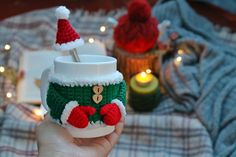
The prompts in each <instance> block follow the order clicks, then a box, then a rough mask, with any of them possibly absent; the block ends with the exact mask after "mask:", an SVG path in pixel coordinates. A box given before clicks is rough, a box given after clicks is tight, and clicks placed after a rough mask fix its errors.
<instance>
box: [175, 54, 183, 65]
mask: <svg viewBox="0 0 236 157" xmlns="http://www.w3.org/2000/svg"><path fill="white" fill-rule="evenodd" d="M181 62H182V57H181V56H178V57H176V58H175V64H176V65H180V64H181Z"/></svg>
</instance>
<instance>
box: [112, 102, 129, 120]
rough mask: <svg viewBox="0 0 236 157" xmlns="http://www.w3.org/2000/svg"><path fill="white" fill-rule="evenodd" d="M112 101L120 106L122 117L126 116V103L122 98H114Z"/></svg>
mask: <svg viewBox="0 0 236 157" xmlns="http://www.w3.org/2000/svg"><path fill="white" fill-rule="evenodd" d="M111 103H115V104H116V105H117V106H118V107H119V109H120V112H121V115H122V118H124V117H125V115H126V110H125V106H124V104H123V103H122V102H121V101H120V100H118V99H114V100H112V101H111Z"/></svg>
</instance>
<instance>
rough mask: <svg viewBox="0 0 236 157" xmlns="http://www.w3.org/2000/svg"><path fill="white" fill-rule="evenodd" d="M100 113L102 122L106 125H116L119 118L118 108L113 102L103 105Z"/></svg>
mask: <svg viewBox="0 0 236 157" xmlns="http://www.w3.org/2000/svg"><path fill="white" fill-rule="evenodd" d="M100 114H101V115H102V116H103V122H104V123H105V124H107V125H116V124H117V123H118V122H119V121H120V119H121V113H120V109H119V107H118V106H117V105H116V104H115V103H113V104H106V105H104V106H103V107H102V108H101V110H100Z"/></svg>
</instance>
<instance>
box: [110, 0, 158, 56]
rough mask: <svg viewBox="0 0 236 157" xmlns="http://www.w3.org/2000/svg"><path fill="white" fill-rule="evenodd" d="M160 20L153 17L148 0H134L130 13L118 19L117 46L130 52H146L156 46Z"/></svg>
mask: <svg viewBox="0 0 236 157" xmlns="http://www.w3.org/2000/svg"><path fill="white" fill-rule="evenodd" d="M157 25H158V21H157V20H156V19H155V18H153V17H151V11H150V5H148V3H147V2H146V0H133V1H132V2H131V3H130V5H129V7H128V14H126V15H123V16H121V17H120V18H119V19H118V25H117V26H116V27H115V29H114V40H115V42H116V45H117V47H119V48H121V49H124V50H125V51H127V52H130V53H136V54H138V53H144V52H146V51H148V50H150V49H152V48H154V47H155V45H156V43H157V38H158V35H159V31H158V28H157Z"/></svg>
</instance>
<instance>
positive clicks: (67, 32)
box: [56, 19, 80, 44]
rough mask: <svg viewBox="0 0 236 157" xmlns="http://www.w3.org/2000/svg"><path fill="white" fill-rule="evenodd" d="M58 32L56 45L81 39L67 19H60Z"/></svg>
mask: <svg viewBox="0 0 236 157" xmlns="http://www.w3.org/2000/svg"><path fill="white" fill-rule="evenodd" d="M57 27H58V31H57V36H56V43H58V44H66V43H68V42H71V41H75V40H76V39H80V36H79V34H78V33H77V32H76V31H75V30H74V29H73V28H72V26H71V25H70V23H69V21H68V20H66V19H59V20H58V23H57Z"/></svg>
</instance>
